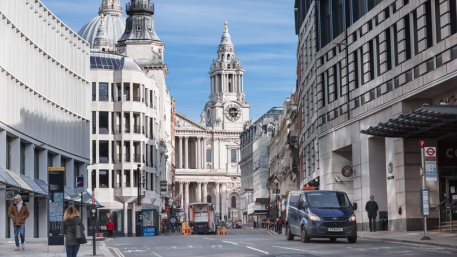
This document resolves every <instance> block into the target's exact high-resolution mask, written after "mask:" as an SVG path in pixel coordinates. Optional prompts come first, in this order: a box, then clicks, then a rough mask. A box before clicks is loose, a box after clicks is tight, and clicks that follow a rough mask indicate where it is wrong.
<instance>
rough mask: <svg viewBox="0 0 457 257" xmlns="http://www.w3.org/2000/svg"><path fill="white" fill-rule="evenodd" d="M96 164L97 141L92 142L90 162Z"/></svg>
mask: <svg viewBox="0 0 457 257" xmlns="http://www.w3.org/2000/svg"><path fill="white" fill-rule="evenodd" d="M96 162H97V141H96V140H92V160H91V163H96Z"/></svg>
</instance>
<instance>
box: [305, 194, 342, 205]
mask: <svg viewBox="0 0 457 257" xmlns="http://www.w3.org/2000/svg"><path fill="white" fill-rule="evenodd" d="M306 198H307V202H308V204H309V207H314V208H325V209H339V208H348V207H350V206H351V205H350V202H349V199H348V197H347V196H346V194H344V193H339V192H312V193H307V194H306Z"/></svg>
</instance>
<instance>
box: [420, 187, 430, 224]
mask: <svg viewBox="0 0 457 257" xmlns="http://www.w3.org/2000/svg"><path fill="white" fill-rule="evenodd" d="M421 212H422V216H424V217H426V216H429V215H430V191H429V190H428V188H421Z"/></svg>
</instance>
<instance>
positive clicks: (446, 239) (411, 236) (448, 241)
mask: <svg viewBox="0 0 457 257" xmlns="http://www.w3.org/2000/svg"><path fill="white" fill-rule="evenodd" d="M259 229H260V230H263V231H265V232H267V233H268V234H270V235H278V236H283V235H284V233H285V229H284V228H283V234H282V235H279V234H278V233H276V232H274V231H273V230H270V229H265V228H259ZM357 235H358V238H359V239H373V240H382V241H390V242H402V243H411V244H422V245H431V246H440V247H448V248H454V249H457V233H450V232H439V231H429V232H428V234H427V235H428V237H430V238H431V240H421V238H422V237H423V236H424V232H423V231H409V232H398V231H395V232H393V231H377V232H367V231H358V232H357Z"/></svg>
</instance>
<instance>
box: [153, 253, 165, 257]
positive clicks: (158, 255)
mask: <svg viewBox="0 0 457 257" xmlns="http://www.w3.org/2000/svg"><path fill="white" fill-rule="evenodd" d="M151 253H152V255H154V256H156V257H163V256H162V255H160V254H158V253H156V252H151Z"/></svg>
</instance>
